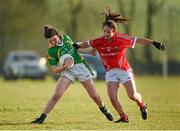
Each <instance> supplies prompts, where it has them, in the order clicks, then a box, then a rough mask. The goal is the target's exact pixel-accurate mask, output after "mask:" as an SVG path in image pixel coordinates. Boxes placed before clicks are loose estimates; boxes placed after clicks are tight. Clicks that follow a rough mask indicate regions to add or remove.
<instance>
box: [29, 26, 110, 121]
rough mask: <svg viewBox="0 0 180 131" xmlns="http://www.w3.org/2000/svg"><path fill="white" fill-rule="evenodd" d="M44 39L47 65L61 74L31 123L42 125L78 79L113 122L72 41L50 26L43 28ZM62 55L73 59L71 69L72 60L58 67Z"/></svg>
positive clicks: (67, 60) (66, 60)
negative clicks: (43, 105) (46, 42)
mask: <svg viewBox="0 0 180 131" xmlns="http://www.w3.org/2000/svg"><path fill="white" fill-rule="evenodd" d="M44 37H45V38H46V40H47V41H48V43H49V48H48V63H49V65H50V66H51V67H52V72H54V73H61V76H60V78H59V79H58V81H57V84H56V88H55V91H54V94H53V95H52V97H51V98H50V99H49V101H48V102H47V105H46V106H45V108H44V111H43V112H42V114H41V115H40V116H39V117H38V118H37V119H35V120H34V121H32V122H31V123H35V124H42V123H43V122H44V120H45V118H46V117H47V114H48V113H49V112H50V111H51V110H52V109H53V108H54V106H55V104H56V103H57V102H58V101H59V100H60V99H61V97H62V95H63V94H64V92H65V91H66V90H67V89H68V88H69V86H70V84H71V83H73V81H75V79H78V80H79V81H80V82H81V84H82V85H83V86H84V87H85V89H86V90H87V92H88V95H89V96H90V97H91V98H92V99H93V101H94V102H95V103H96V104H97V105H98V107H99V109H100V111H101V112H102V113H103V114H104V115H105V116H106V118H107V119H108V120H110V121H113V116H112V114H111V113H110V112H109V111H108V110H107V108H106V107H105V105H104V104H103V102H102V100H101V97H100V96H99V95H98V93H97V92H96V89H95V87H94V85H93V81H92V76H91V72H90V70H89V68H88V67H87V65H86V64H85V62H84V60H83V59H82V58H81V56H80V55H79V53H78V52H77V49H76V48H75V47H73V45H72V44H73V41H72V40H71V39H70V38H69V37H68V36H67V35H61V34H59V33H58V31H57V30H56V29H55V28H53V27H51V26H45V27H44ZM64 54H69V55H71V56H72V57H73V59H74V66H73V67H71V64H72V59H65V63H64V64H63V65H62V66H59V65H58V63H59V59H60V57H61V56H62V55H64Z"/></svg>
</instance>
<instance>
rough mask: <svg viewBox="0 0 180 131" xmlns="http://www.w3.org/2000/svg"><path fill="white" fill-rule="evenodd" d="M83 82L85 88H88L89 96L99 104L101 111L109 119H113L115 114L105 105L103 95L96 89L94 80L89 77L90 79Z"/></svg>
mask: <svg viewBox="0 0 180 131" xmlns="http://www.w3.org/2000/svg"><path fill="white" fill-rule="evenodd" d="M81 83H82V85H83V86H84V87H85V89H86V90H87V92H88V94H89V96H90V97H91V98H92V99H93V101H94V102H95V103H96V104H97V105H98V106H99V109H100V111H101V112H102V113H103V114H104V115H105V116H106V118H107V119H108V120H109V121H113V116H112V114H111V113H110V112H109V110H108V109H107V108H106V107H105V105H104V104H103V102H102V100H101V97H100V96H99V95H98V93H97V92H96V89H95V87H94V85H93V81H92V80H91V79H89V80H86V81H84V82H81Z"/></svg>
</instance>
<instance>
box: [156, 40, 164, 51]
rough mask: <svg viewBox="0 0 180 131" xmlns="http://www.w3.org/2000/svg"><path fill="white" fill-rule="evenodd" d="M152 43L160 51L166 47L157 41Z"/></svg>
mask: <svg viewBox="0 0 180 131" xmlns="http://www.w3.org/2000/svg"><path fill="white" fill-rule="evenodd" d="M153 45H154V46H155V47H156V48H157V49H159V50H161V51H164V50H165V49H166V47H165V45H164V44H163V43H161V42H158V41H153Z"/></svg>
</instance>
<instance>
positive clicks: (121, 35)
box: [116, 33, 132, 39]
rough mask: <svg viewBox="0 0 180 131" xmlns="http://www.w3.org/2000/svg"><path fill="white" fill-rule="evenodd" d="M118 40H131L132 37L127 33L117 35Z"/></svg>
mask: <svg viewBox="0 0 180 131" xmlns="http://www.w3.org/2000/svg"><path fill="white" fill-rule="evenodd" d="M116 38H117V39H131V38H132V36H131V35H128V34H125V33H116Z"/></svg>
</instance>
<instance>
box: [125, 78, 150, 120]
mask: <svg viewBox="0 0 180 131" xmlns="http://www.w3.org/2000/svg"><path fill="white" fill-rule="evenodd" d="M124 87H125V88H126V92H127V94H128V96H129V98H130V99H131V100H133V101H135V102H136V103H137V104H138V106H139V107H140V111H141V115H142V118H143V120H146V119H147V115H148V111H147V105H146V104H145V102H144V100H143V99H142V97H141V94H140V93H138V92H137V90H136V85H135V81H134V80H129V81H127V82H126V83H124Z"/></svg>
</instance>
